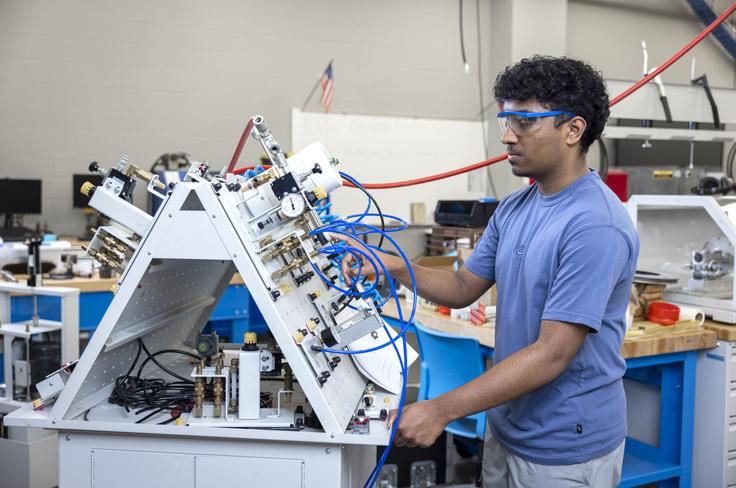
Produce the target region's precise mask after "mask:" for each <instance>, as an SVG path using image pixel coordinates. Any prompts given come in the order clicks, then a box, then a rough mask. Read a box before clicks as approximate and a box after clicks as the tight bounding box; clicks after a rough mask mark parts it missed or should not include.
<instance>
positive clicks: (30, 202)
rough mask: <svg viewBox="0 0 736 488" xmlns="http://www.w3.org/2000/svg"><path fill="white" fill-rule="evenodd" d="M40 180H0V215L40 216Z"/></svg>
mask: <svg viewBox="0 0 736 488" xmlns="http://www.w3.org/2000/svg"><path fill="white" fill-rule="evenodd" d="M40 213H41V180H16V179H10V178H3V179H0V214H5V215H6V216H7V215H12V214H40Z"/></svg>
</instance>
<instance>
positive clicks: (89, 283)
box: [16, 273, 243, 293]
mask: <svg viewBox="0 0 736 488" xmlns="http://www.w3.org/2000/svg"><path fill="white" fill-rule="evenodd" d="M16 278H18V281H20V282H21V283H25V281H26V276H25V275H17V276H16ZM117 282H118V277H117V276H116V277H115V278H100V277H99V276H98V275H95V276H93V277H92V278H72V279H69V280H52V279H49V278H48V277H46V276H44V279H43V284H44V285H48V286H65V287H69V288H79V291H80V292H82V293H94V292H101V291H110V289H111V288H112V286H113V285H114V284H116V283H117ZM230 284H231V285H242V284H243V278H241V277H240V274H239V273H235V275H233V278H232V279H231V280H230Z"/></svg>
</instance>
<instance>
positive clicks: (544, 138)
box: [500, 100, 566, 179]
mask: <svg viewBox="0 0 736 488" xmlns="http://www.w3.org/2000/svg"><path fill="white" fill-rule="evenodd" d="M500 110H501V111H503V112H548V111H550V109H549V108H547V107H544V106H542V105H541V104H539V102H537V101H536V100H527V101H523V102H521V101H515V100H510V101H504V102H503V103H502V104H501V106H500ZM556 119H557V118H556V117H544V118H533V119H524V118H518V121H519V122H520V123H521V124H516V125H515V124H511V127H507V128H505V129H503V134H502V135H501V142H502V143H503V144H505V145H506V151H507V152H508V155H509V163H510V164H511V172H512V173H514V175H515V176H528V177H531V178H537V179H541V178H543V177H544V176H545V175H547V174H548V173H550V172H551V171H553V170H554V169H555V166H556V165H557V164H558V163H559V162H560V160H561V157H562V154H563V151H565V150H566V145H565V134H566V132H565V130H564V129H565V124H562V125H559V126H557V127H555V121H556ZM520 125H521V126H520Z"/></svg>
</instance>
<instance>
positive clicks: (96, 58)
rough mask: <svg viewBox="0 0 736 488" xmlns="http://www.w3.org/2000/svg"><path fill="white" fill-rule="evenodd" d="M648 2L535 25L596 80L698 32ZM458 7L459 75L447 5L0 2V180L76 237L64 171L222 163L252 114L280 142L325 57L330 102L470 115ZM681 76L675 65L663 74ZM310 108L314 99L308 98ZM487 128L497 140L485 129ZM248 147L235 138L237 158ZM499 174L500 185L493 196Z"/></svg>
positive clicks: (491, 46)
mask: <svg viewBox="0 0 736 488" xmlns="http://www.w3.org/2000/svg"><path fill="white" fill-rule="evenodd" d="M532 1H534V0H524V2H526V3H529V2H532ZM537 1H539V2H540V5H542V6H544V5H549V2H547V1H546V0H537ZM663 2H665V3H663ZM666 2H670V3H666ZM671 3H679V4H681V13H678V12H680V10H676V9H675V8H674V7H672V6H671V5H670V4H671ZM650 4H656V5H659V6H661V5H666V8H664V9H661V10H657V9H656V8H655V9H651V8H650V9H648V10H647V9H642V8H641V5H642V2H637V1H628V2H627V1H624V0H569V1H568V5H567V11H568V13H567V21H566V22H565V23H566V27H565V26H564V25H562V26H561V25H559V24H560V22H553V23H551V25H548V26H547V28H549V29H563V30H564V29H565V28H566V29H567V39H566V45H567V52H568V54H569V55H571V56H576V57H581V58H583V59H586V60H588V61H590V62H592V63H593V64H595V65H596V66H597V67H598V68H600V69H601V70H603V72H604V74H605V75H606V76H607V77H611V78H634V77H637V76H638V74H639V70H640V64H641V63H640V54H639V47H638V46H639V43H640V41H641V39H642V37H646V39H647V42H648V44H649V48H650V59H652V60H661V59H664V57H666V56H667V55H669V54H670V53H671V52H673V51H674V50H675V49H677V48H679V47H680V45H681V44H683V43H684V42H685V41H687V40H689V39H690V38H691V37H693V36H694V35H695V34H696V33H697V32H698V31H699V29H700V26H699V24H698V23H697V21H696V20H695V19H694V17H691V16H690V14H689V13H688V10H687V7H686V6H685V5H684V3H683V2H677V1H676V0H656V1H654V0H651V1H648V2H647V3H646V5H650ZM464 5H465V10H466V24H465V26H466V50H467V55H468V59H469V60H470V62H471V74H470V75H465V74H464V73H463V69H462V66H461V62H460V53H459V51H460V50H459V42H458V22H457V2H456V1H452V0H404V1H401V2H397V1H391V0H374V1H371V2H362V1H359V0H345V1H337V0H310V1H308V2H307V1H299V0H279V1H271V2H263V1H261V2H256V1H254V0H248V1H245V0H213V1H206V2H205V1H196V0H161V1H148V2H144V1H136V0H116V1H112V0H100V1H90V0H86V1H85V0H66V1H64V2H53V1H49V0H0V177H17V178H18V177H27V178H41V177H42V178H43V179H44V215H43V220H46V221H47V222H48V223H49V224H50V225H51V226H52V228H53V229H54V230H56V231H57V232H60V233H73V234H79V233H81V232H82V229H83V223H84V218H83V216H82V215H81V212H79V211H78V210H73V209H72V208H71V201H72V190H71V174H72V173H75V172H84V171H85V169H86V166H87V164H88V163H89V162H90V161H92V160H98V161H99V162H100V163H101V164H103V165H110V164H112V163H113V162H115V161H117V159H118V158H119V157H120V156H121V155H122V154H124V153H127V154H129V155H130V157H131V159H132V160H134V161H137V162H140V163H141V164H142V165H144V166H146V165H149V164H150V163H151V162H152V161H154V160H155V159H156V158H157V157H158V156H159V155H160V154H161V153H164V152H175V151H187V152H189V153H190V154H191V155H192V156H193V157H194V158H199V159H206V160H209V162H210V163H211V164H212V165H213V166H214V167H221V166H222V165H224V164H225V163H226V162H227V161H228V160H229V158H230V156H231V155H232V151H233V149H234V146H235V144H236V142H237V140H238V138H239V136H240V132H241V131H242V127H243V125H244V123H245V120H246V118H247V117H248V116H249V115H251V114H252V113H254V112H259V113H262V114H263V115H264V116H266V117H267V119H268V121H269V122H270V125H271V127H272V129H273V132H274V134H275V135H276V136H277V137H278V139H279V140H280V141H281V143H282V145H284V146H285V147H286V146H287V145H288V141H290V140H291V134H290V124H291V121H290V113H291V108H292V107H300V106H301V104H302V102H303V101H304V98H305V96H306V94H307V93H308V92H309V90H310V89H311V87H312V85H313V83H314V81H315V80H316V78H317V77H318V76H319V75H320V73H321V71H322V69H323V67H324V65H325V64H326V63H327V61H329V59H330V58H333V57H334V58H335V77H336V91H335V103H334V111H335V112H344V113H350V114H369V115H370V114H373V115H394V116H417V117H430V118H431V117H436V118H445V119H464V120H468V119H476V120H477V113H478V99H477V97H478V84H477V79H476V77H475V76H474V75H475V71H474V69H475V66H476V50H475V49H474V46H475V34H476V31H475V17H474V15H475V2H473V1H472V0H465V3H464ZM656 5H655V6H656ZM490 7H491V1H490V0H481V10H482V16H481V17H482V21H483V26H484V27H483V28H482V35H483V45H484V60H485V64H486V67H487V72H486V73H484V79H485V86H486V90H487V91H486V100H488V98H489V96H490V86H491V84H492V81H493V79H494V78H495V75H496V70H495V68H494V72H493V73H490V66H491V65H493V54H492V52H495V49H496V48H497V47H498V43H499V42H500V43H503V42H504V36H495V37H493V36H492V32H491V25H492V20H493V15H494V14H493V12H491V8H490ZM530 10H531V11H534V10H535V9H530ZM541 11H542V10H539V12H541ZM521 24H522V25H523V21H522V22H521ZM494 32H495V31H494ZM529 35H530V36H533V35H535V34H534V33H533V32H530V34H529ZM492 38H493V41H492ZM696 55H697V56H698V71H702V70H707V72H708V74H709V77H710V79H711V82H712V83H713V84H714V85H716V86H721V87H723V86H728V87H732V86H734V85H733V80H734V63H733V60H731V59H729V58H728V57H727V56H726V55H725V54H723V53H722V52H721V51H720V49H719V48H718V47H716V46H715V45H714V44H713V43H712V42H711V41H706V44H705V45H704V46H703V47H701V48H698V49H697V51H696ZM688 76H689V61H686V65H680V66H675V67H674V68H673V71H671V72H670V73H668V74H667V76H666V79H667V81H671V82H686V81H687V79H688ZM310 108H311V109H312V110H318V109H319V105H318V104H317V103H316V100H315V102H313V104H312V105H311V106H310ZM489 135H490V138H491V140H492V141H493V140H495V139H497V138H498V131H497V130H496V127H495V125H494V124H492V123H491V124H490V125H489ZM251 142H252V141H251ZM497 150H498V146H493V145H492V149H491V153H492V154H494V153H496V151H497ZM258 154H259V151H258V150H257V149H256V146H255V145H253V144H250V143H249V146H248V147H247V148H246V151H245V153H244V156H245V158H244V159H250V160H253V159H255V158H256V157H257V156H258ZM472 162H474V161H467V163H468V164H469V163H472ZM451 164H452V165H455V164H459V162H457V161H448V167H449V165H451ZM502 164H503V163H502ZM498 171H501V172H502V175H503V176H507V175H506V174H503V173H504V172H505V173H508V169H507V168H505V169H503V170H495V172H498ZM417 173H418V174H424V173H423V172H422V170H421V168H417ZM387 179H388V178H387ZM514 181H515V180H514V179H513V178H502V179H500V181H499V183H500V184H499V185H498V186H499V193H501V194H505V193H507V192H508V191H509V190H510V188H511V187H512V186H513V182H514ZM379 197H380V195H379ZM35 220H36V219H32V218H28V219H27V220H26V223H27V224H31V225H33V223H34V222H35Z"/></svg>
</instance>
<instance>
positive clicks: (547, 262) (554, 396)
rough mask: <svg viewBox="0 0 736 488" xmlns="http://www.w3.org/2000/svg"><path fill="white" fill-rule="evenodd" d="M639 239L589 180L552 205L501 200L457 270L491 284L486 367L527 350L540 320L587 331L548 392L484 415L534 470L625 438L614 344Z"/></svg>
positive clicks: (526, 194)
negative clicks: (492, 313) (491, 333)
mask: <svg viewBox="0 0 736 488" xmlns="http://www.w3.org/2000/svg"><path fill="white" fill-rule="evenodd" d="M638 255H639V237H638V235H637V233H636V229H635V227H634V224H633V223H632V221H631V219H630V217H629V215H628V213H627V212H626V209H625V207H624V206H623V205H622V204H621V202H620V201H619V200H618V198H617V197H616V195H614V193H613V192H612V191H611V190H610V189H609V188H608V187H607V186H606V185H605V184H604V183H603V182H602V181H601V179H600V178H599V177H598V175H597V174H596V173H594V172H590V173H588V174H586V175H585V176H582V177H580V178H578V179H577V180H576V181H574V182H573V183H572V184H571V185H569V186H568V187H567V188H565V189H564V190H562V191H560V192H559V193H556V194H554V195H543V194H542V193H541V192H540V191H539V188H538V186H537V185H536V184H535V185H532V186H529V187H527V188H524V189H522V190H520V191H517V192H515V193H513V194H512V195H510V196H509V197H507V198H506V199H504V200H503V201H502V202H501V204H500V205H499V206H498V209H497V210H496V212H495V213H494V214H493V217H492V218H491V220H490V222H489V223H488V227H487V228H486V230H485V232H484V233H483V236H482V238H481V239H480V240H479V241H478V244H477V245H476V248H475V251H474V252H473V254H472V255H471V256H470V257H469V258H468V260H467V261H466V263H465V267H466V268H467V269H468V270H470V271H471V272H472V273H474V274H476V275H478V276H480V277H481V278H484V279H487V280H494V281H495V282H496V287H497V293H498V303H497V308H496V348H495V352H494V363H495V364H498V363H499V362H501V361H503V360H504V359H505V358H507V357H509V356H510V355H512V354H513V353H515V352H517V351H519V350H521V349H523V348H525V347H527V346H529V345H531V344H533V343H534V342H535V341H536V340H537V338H538V337H539V327H540V325H541V321H542V320H557V321H561V322H569V323H574V324H582V325H584V326H586V327H589V328H590V333H588V334H587V336H586V338H585V341H584V342H583V344H582V346H581V347H580V349H579V351H578V353H577V355H576V356H575V358H574V359H573V360H572V361H571V362H570V364H569V365H568V366H567V369H565V371H564V372H563V373H562V374H560V376H558V377H557V378H555V379H554V380H553V381H552V382H550V383H548V384H546V385H544V386H542V387H541V388H539V389H537V390H535V391H533V392H531V393H527V394H526V395H523V396H521V397H519V398H517V399H515V400H512V401H510V402H507V403H504V404H502V405H499V406H498V407H495V408H493V409H491V410H490V411H489V415H490V425H491V430H492V432H493V435H494V437H495V438H496V439H497V440H498V442H499V443H501V444H502V445H503V446H505V447H506V448H507V449H508V450H509V451H511V452H512V453H514V454H516V455H518V456H520V457H522V458H524V459H526V460H529V461H531V462H534V463H538V464H548V465H560V464H577V463H583V462H586V461H589V460H591V459H594V458H596V457H600V456H602V455H604V454H608V453H609V452H611V451H613V450H614V449H615V448H616V447H617V446H618V445H619V444H621V442H622V441H623V440H624V438H625V436H626V398H625V396H624V389H623V383H622V380H621V377H622V376H623V374H624V371H625V370H626V363H625V361H624V359H623V357H622V356H621V352H620V351H621V343H622V341H623V337H624V334H625V330H626V323H625V313H626V306H627V304H628V299H629V293H630V289H631V282H632V279H633V277H634V271H635V268H636V260H637V257H638Z"/></svg>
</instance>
